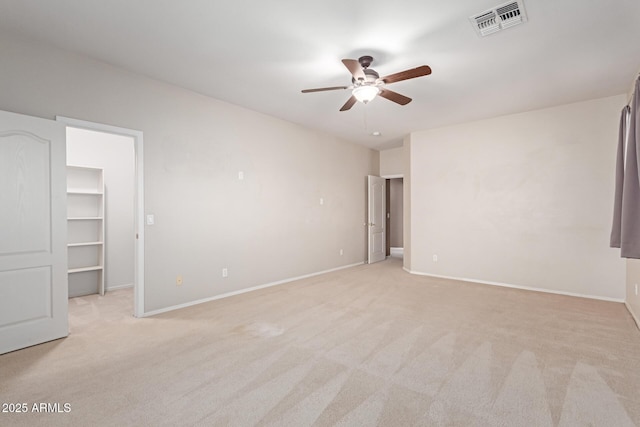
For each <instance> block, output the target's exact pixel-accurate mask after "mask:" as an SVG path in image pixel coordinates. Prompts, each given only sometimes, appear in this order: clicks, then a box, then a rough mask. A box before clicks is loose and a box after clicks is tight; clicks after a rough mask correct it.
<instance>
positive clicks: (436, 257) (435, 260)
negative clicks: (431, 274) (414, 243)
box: [433, 254, 438, 262]
mask: <svg viewBox="0 0 640 427" xmlns="http://www.w3.org/2000/svg"><path fill="white" fill-rule="evenodd" d="M433 262H438V255H435V254H434V255H433Z"/></svg>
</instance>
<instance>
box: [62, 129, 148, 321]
mask: <svg viewBox="0 0 640 427" xmlns="http://www.w3.org/2000/svg"><path fill="white" fill-rule="evenodd" d="M57 119H58V120H59V121H63V122H65V123H66V124H67V129H66V136H67V166H68V182H69V185H71V186H72V187H73V188H77V187H78V186H80V188H82V187H83V185H84V186H86V187H88V188H92V187H91V186H92V185H93V184H92V183H89V184H86V183H84V182H83V181H82V179H83V176H89V181H91V179H92V177H96V176H98V177H101V179H99V180H98V181H100V180H101V181H102V182H101V184H103V187H104V190H100V189H99V190H98V193H102V195H98V196H94V197H95V200H96V205H97V206H98V208H97V214H95V215H94V214H93V213H91V215H90V216H88V217H86V218H83V217H82V216H79V217H78V216H75V217H74V216H73V215H72V216H71V217H70V219H69V221H68V227H69V230H68V239H69V243H70V244H69V248H68V252H69V268H70V270H69V271H70V273H69V297H70V298H71V297H75V296H82V295H88V294H94V293H100V284H101V280H102V284H103V289H104V292H106V293H108V292H110V291H115V290H118V289H125V288H133V295H134V296H133V300H134V301H133V307H134V309H133V314H134V315H135V316H136V317H142V316H143V315H144V305H143V301H144V299H143V284H144V280H143V278H144V276H143V271H144V268H143V260H144V257H143V252H142V251H143V248H144V241H143V239H144V235H143V233H142V231H143V224H142V215H143V209H142V200H143V195H142V188H143V187H142V133H141V132H138V131H133V130H128V129H122V128H115V127H112V126H108V125H101V124H96V123H91V122H85V121H79V120H74V119H68V118H61V117H58V118H57ZM74 180H76V181H74ZM78 180H80V182H78ZM85 184H86V185H85ZM80 193H82V191H81V192H80ZM80 197H86V196H85V195H83V194H80V195H78V194H77V193H76V194H74V190H70V192H69V194H68V197H67V199H68V207H69V211H70V212H71V211H72V210H74V209H76V210H78V209H82V207H80V208H78V206H77V204H78V202H77V201H76V199H78V198H80ZM89 197H91V196H89ZM74 204H76V205H75V206H74ZM94 217H95V218H94ZM92 222H95V225H93V224H92ZM92 227H93V229H96V228H97V229H98V230H99V231H97V232H96V231H94V230H93V229H92ZM99 227H103V228H102V231H101V230H100V229H99ZM82 233H88V234H87V235H82ZM93 234H95V235H96V236H95V237H96V238H95V239H94V238H93V237H94V235H93ZM93 240H95V244H93V245H90V244H89V245H84V244H82V243H80V244H79V243H78V241H80V242H83V241H88V242H91V241H93ZM92 252H93V253H92ZM96 254H97V255H98V259H100V258H101V259H102V260H101V261H98V263H94V259H95V258H96ZM83 258H87V259H88V260H87V261H85V260H84V259H83ZM73 262H78V263H83V262H84V263H86V262H89V263H90V264H92V263H93V264H97V266H98V268H97V269H96V270H94V271H87V272H82V271H80V272H72V269H74V268H75V270H76V271H77V270H82V266H80V268H79V269H78V268H77V266H74V265H72V263H73ZM100 264H102V265H100ZM100 267H101V268H100Z"/></svg>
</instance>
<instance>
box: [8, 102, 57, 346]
mask: <svg viewBox="0 0 640 427" xmlns="http://www.w3.org/2000/svg"><path fill="white" fill-rule="evenodd" d="M65 158H66V157H65V127H64V125H63V124H62V123H57V122H54V121H52V120H45V119H40V118H36V117H30V116H23V115H20V114H14V113H8V112H5V111H0V354H2V353H6V352H9V351H13V350H18V349H20V348H24V347H28V346H32V345H35V344H40V343H42V342H45V341H51V340H54V339H57V338H61V337H65V336H67V335H68V333H69V327H68V319H67V303H68V301H67V250H66V240H67V236H66V233H67V222H66V171H65V163H66V161H65Z"/></svg>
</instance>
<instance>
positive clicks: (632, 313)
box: [624, 301, 640, 329]
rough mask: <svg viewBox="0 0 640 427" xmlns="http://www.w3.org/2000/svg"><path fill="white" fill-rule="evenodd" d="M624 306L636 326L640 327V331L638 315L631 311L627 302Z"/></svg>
mask: <svg viewBox="0 0 640 427" xmlns="http://www.w3.org/2000/svg"><path fill="white" fill-rule="evenodd" d="M624 305H625V307H627V311H628V312H629V314H631V317H633V320H634V321H635V322H636V326H637V327H638V329H640V319H638V316H636V314H635V313H634V312H633V310H632V309H631V306H630V305H629V304H628V303H627V302H626V301H625V302H624Z"/></svg>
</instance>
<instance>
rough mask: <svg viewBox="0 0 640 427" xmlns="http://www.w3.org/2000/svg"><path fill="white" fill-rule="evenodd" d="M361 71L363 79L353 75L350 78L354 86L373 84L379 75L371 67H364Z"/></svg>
mask: <svg viewBox="0 0 640 427" xmlns="http://www.w3.org/2000/svg"><path fill="white" fill-rule="evenodd" d="M362 71H363V72H364V77H365V79H364V81H362V80H356V79H355V78H354V77H352V78H351V82H352V83H353V84H354V85H356V86H362V85H373V84H375V83H376V81H377V80H378V79H379V78H380V75H379V74H378V73H377V72H376V70H372V69H371V68H365V69H364V70H362Z"/></svg>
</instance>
